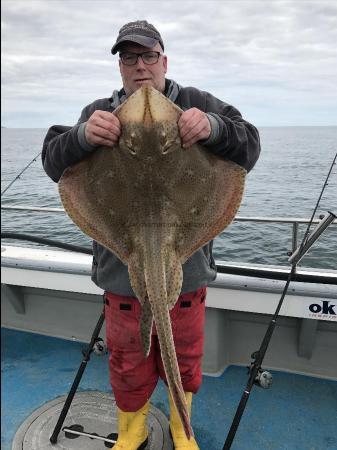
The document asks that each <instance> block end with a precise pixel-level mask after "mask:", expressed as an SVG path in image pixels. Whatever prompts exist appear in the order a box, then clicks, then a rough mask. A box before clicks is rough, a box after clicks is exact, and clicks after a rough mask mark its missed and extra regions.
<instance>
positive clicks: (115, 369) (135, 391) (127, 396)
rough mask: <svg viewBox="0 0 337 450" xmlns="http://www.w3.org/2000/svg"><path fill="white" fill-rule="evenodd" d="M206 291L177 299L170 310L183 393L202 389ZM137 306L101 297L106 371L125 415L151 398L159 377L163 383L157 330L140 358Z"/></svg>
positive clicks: (125, 300) (108, 295)
mask: <svg viewBox="0 0 337 450" xmlns="http://www.w3.org/2000/svg"><path fill="white" fill-rule="evenodd" d="M205 298H206V288H200V289H198V290H197V291H196V292H189V293H186V294H182V295H181V296H180V297H179V298H178V300H177V303H176V305H175V306H174V308H173V309H172V310H171V311H170V316H171V323H172V332H173V339H174V342H175V348H176V353H177V359H178V365H179V369H180V375H181V380H182V384H183V388H184V391H185V392H193V393H196V392H197V391H198V389H199V387H200V385H201V378H202V373H201V359H202V355H203V344H204V322H205ZM140 312H141V306H140V303H139V301H138V300H137V299H136V298H134V297H124V296H120V295H115V294H111V293H109V292H106V293H105V321H106V337H107V346H108V349H109V353H110V356H109V371H110V382H111V386H112V390H113V392H114V395H115V399H116V403H117V406H118V407H119V408H120V409H121V410H123V411H127V412H134V411H137V410H138V409H140V408H141V407H142V406H143V405H144V404H145V403H146V402H147V401H148V400H149V398H150V397H151V395H152V392H153V391H154V389H155V387H156V385H157V382H158V379H159V377H160V378H162V379H163V380H164V382H166V377H165V372H164V367H163V362H162V359H161V355H160V346H159V342H158V337H157V332H156V327H155V326H153V330H152V342H151V351H150V354H149V356H148V357H147V358H145V357H144V354H143V349H142V344H141V339H140V321H139V319H140Z"/></svg>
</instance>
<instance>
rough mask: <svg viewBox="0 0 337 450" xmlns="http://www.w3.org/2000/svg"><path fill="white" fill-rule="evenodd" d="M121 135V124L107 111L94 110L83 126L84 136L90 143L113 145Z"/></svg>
mask: <svg viewBox="0 0 337 450" xmlns="http://www.w3.org/2000/svg"><path fill="white" fill-rule="evenodd" d="M120 135H121V124H120V122H119V120H118V118H117V117H116V116H115V115H114V114H113V113H110V112H108V111H100V110H97V111H95V112H94V113H93V114H92V115H91V116H90V117H89V119H88V121H87V124H86V127H85V138H86V140H87V142H88V144H90V145H106V146H108V147H113V146H114V145H116V144H117V142H118V140H119V137H120Z"/></svg>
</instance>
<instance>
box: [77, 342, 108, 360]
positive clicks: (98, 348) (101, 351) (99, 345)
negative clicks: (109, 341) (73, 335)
mask: <svg viewBox="0 0 337 450" xmlns="http://www.w3.org/2000/svg"><path fill="white" fill-rule="evenodd" d="M88 350H89V348H85V349H83V350H82V355H83V356H86V355H87V353H88ZM92 351H93V352H94V353H95V355H97V356H103V355H106V354H107V353H108V349H107V346H106V344H105V342H104V340H103V339H102V338H97V339H96V340H95V343H94V345H93V347H92V349H91V350H90V353H91V352H92Z"/></svg>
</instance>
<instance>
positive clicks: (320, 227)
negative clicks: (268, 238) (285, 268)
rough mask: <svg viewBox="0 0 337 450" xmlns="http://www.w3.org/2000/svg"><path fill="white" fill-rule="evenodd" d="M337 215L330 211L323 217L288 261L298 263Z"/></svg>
mask: <svg viewBox="0 0 337 450" xmlns="http://www.w3.org/2000/svg"><path fill="white" fill-rule="evenodd" d="M336 217H337V216H336V215H335V214H334V213H332V212H330V211H328V214H327V215H325V216H324V217H323V219H322V220H321V221H320V222H319V223H318V224H317V226H316V227H315V228H314V230H313V231H312V232H311V234H310V235H309V236H308V237H307V238H306V240H305V241H304V243H303V244H301V245H300V246H299V247H297V249H296V250H295V251H294V252H293V253H292V255H291V256H290V257H289V259H288V261H289V262H290V263H292V264H297V263H298V262H300V260H301V259H302V258H303V256H304V255H305V254H306V253H307V252H308V250H309V249H310V247H311V246H312V245H313V244H314V243H315V242H316V241H317V239H318V238H319V237H320V235H321V234H322V233H323V231H324V230H326V228H328V226H329V225H330V224H331V223H332V222H333V221H334V220H335V219H336Z"/></svg>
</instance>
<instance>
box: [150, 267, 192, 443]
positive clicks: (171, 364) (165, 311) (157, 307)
mask: <svg viewBox="0 0 337 450" xmlns="http://www.w3.org/2000/svg"><path fill="white" fill-rule="evenodd" d="M151 260H152V261H151ZM162 266H164V264H161V262H160V261H156V260H155V258H153V259H152V258H149V259H148V261H147V264H146V268H145V280H146V285H147V292H148V298H149V301H150V304H151V309H152V313H153V317H154V321H155V324H156V329H157V335H158V339H159V344H160V350H161V356H162V361H163V366H164V370H165V374H166V381H167V384H168V388H169V390H170V393H171V396H172V399H173V402H174V404H175V406H176V408H177V411H178V414H179V417H180V420H181V422H182V424H183V427H184V431H185V434H186V436H187V438H188V439H190V438H191V437H192V436H193V430H192V427H191V424H190V418H189V414H188V407H187V402H186V397H185V393H184V389H183V386H182V383H181V377H180V371H179V366H178V361H177V356H176V352H175V346H174V340H173V334H172V327H171V319H170V313H169V308H168V304H167V293H166V285H165V276H163V273H165V272H164V271H162Z"/></svg>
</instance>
